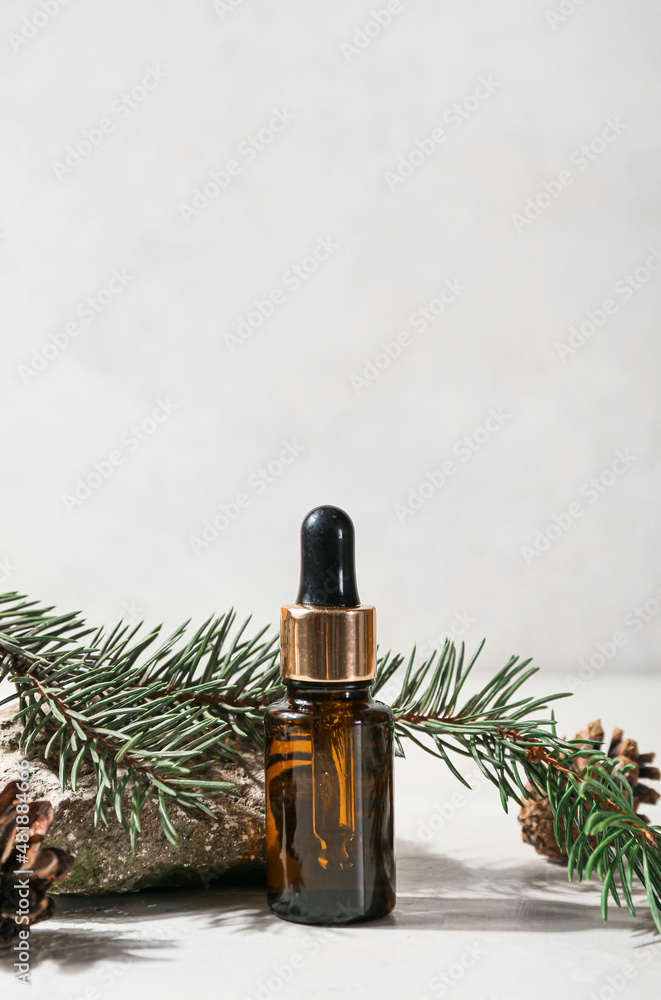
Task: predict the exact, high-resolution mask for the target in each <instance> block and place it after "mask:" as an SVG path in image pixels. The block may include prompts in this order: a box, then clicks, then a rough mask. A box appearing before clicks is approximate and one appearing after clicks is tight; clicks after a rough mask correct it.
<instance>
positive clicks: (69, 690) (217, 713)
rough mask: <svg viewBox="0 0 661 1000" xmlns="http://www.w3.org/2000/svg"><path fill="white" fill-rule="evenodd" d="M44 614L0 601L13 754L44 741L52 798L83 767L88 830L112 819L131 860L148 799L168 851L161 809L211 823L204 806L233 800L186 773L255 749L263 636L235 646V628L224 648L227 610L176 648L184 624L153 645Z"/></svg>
mask: <svg viewBox="0 0 661 1000" xmlns="http://www.w3.org/2000/svg"><path fill="white" fill-rule="evenodd" d="M51 611H52V608H38V607H36V606H35V605H34V603H33V602H27V601H25V600H24V599H23V598H21V597H20V595H15V594H9V595H5V596H4V597H2V598H0V679H2V678H4V677H9V678H10V679H11V680H12V681H13V682H14V684H15V686H16V689H17V693H18V698H19V708H18V712H17V714H16V718H18V719H20V720H21V721H22V725H23V732H22V735H21V746H22V747H23V748H24V749H25V750H28V749H29V748H30V746H31V745H32V743H33V742H34V740H35V738H36V737H37V736H38V735H39V733H41V732H46V733H48V735H49V736H50V739H49V741H48V744H47V745H46V749H45V756H46V757H48V756H50V755H51V753H53V752H55V753H56V754H57V756H58V757H59V774H60V783H61V785H62V788H64V787H65V786H66V785H67V783H69V782H70V783H71V786H72V787H73V788H74V790H75V788H76V781H77V777H78V773H79V771H80V768H81V767H82V766H85V765H88V766H90V767H91V768H92V769H93V771H94V773H95V776H96V783H97V796H96V802H95V813H94V821H95V823H98V822H99V821H101V822H104V823H107V821H108V812H109V811H114V812H115V813H116V815H117V818H118V820H119V822H120V823H122V825H123V826H124V827H125V828H126V829H127V830H128V831H129V833H130V837H131V845H132V847H133V848H134V849H135V845H136V843H137V837H138V834H139V830H140V816H141V813H142V809H143V807H144V804H145V802H146V801H147V800H148V799H150V798H155V799H156V800H157V802H158V811H159V818H160V821H161V826H162V829H163V832H164V833H165V836H166V837H167V838H168V840H170V841H171V842H172V843H174V842H175V840H176V831H175V828H174V825H173V823H172V820H171V818H170V815H169V808H170V806H172V805H175V804H176V805H178V806H180V807H181V808H184V809H188V810H190V809H195V810H198V811H200V812H202V813H205V814H207V815H208V816H210V817H213V816H214V814H213V812H212V810H211V809H210V808H209V806H208V805H207V804H206V803H205V802H204V798H205V797H206V796H209V795H216V794H219V793H221V792H228V793H230V794H231V793H232V786H231V783H229V782H226V781H211V780H203V779H201V778H200V777H198V776H197V772H199V771H200V770H202V769H205V768H206V767H208V766H209V764H210V763H212V762H213V761H214V760H227V759H231V758H232V757H236V756H237V755H238V753H239V751H238V750H237V748H236V747H235V746H234V744H235V743H236V741H237V738H238V739H241V738H243V739H249V740H250V741H252V742H259V741H260V739H261V726H262V714H263V708H262V703H263V701H264V700H265V698H266V697H267V693H268V692H269V691H273V690H274V689H275V687H276V685H277V680H278V670H277V665H276V656H277V649H276V647H275V638H270V639H265V638H264V634H265V632H266V629H263V630H262V631H261V632H258V633H257V634H256V635H255V636H253V637H251V638H246V637H245V631H246V627H247V625H248V622H244V624H243V625H242V626H241V627H240V628H239V629H237V630H236V631H235V632H234V635H233V637H232V638H231V641H230V633H231V631H232V627H233V625H234V620H235V616H234V613H233V612H231V611H230V612H228V613H227V614H226V615H223V616H221V617H220V618H210V619H208V620H207V621H206V622H205V623H204V624H203V625H202V626H201V627H200V628H199V629H198V630H197V631H196V632H195V633H194V634H193V635H192V637H190V638H189V639H188V640H187V641H185V639H186V625H184V626H182V627H181V628H179V629H177V630H175V632H174V633H173V634H172V635H171V636H170V637H169V638H168V639H166V640H165V642H162V643H161V644H160V645H157V639H158V637H159V632H160V630H159V629H155V630H153V631H151V632H149V633H147V634H146V635H144V636H140V635H139V626H138V627H137V628H134V629H130V628H129V627H128V626H124V625H121V624H119V625H118V626H116V627H115V628H114V629H112V630H111V631H110V632H108V633H107V634H106V633H105V632H104V631H103V630H91V629H87V628H85V627H84V625H83V623H82V622H81V621H80V620H79V619H78V618H77V616H76V615H67V616H60V617H54V616H52V615H51V614H50V612H51ZM90 635H91V637H92V638H91V641H90V638H89V637H90ZM83 640H86V641H84V642H83ZM13 698H14V696H13V695H12V696H10V698H6V699H5V702H7V701H10V700H13ZM0 704H1V703H0ZM127 790H129V791H132V796H131V804H130V809H129V811H128V816H126V815H125V814H124V808H123V797H124V793H125V791H127Z"/></svg>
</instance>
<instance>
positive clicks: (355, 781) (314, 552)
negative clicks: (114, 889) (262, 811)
mask: <svg viewBox="0 0 661 1000" xmlns="http://www.w3.org/2000/svg"><path fill="white" fill-rule="evenodd" d="M281 673H282V678H283V682H284V685H285V689H286V698H285V699H284V700H283V701H281V702H279V703H278V704H275V705H272V706H270V707H269V709H268V711H267V714H266V720H265V736H266V854H267V860H266V865H267V888H268V902H269V905H270V907H271V909H272V911H273V912H274V913H276V914H277V915H278V916H280V917H283V918H285V919H288V920H294V921H298V922H300V923H312V924H341V923H350V922H353V921H358V920H369V919H373V918H375V917H381V916H384V915H385V914H387V913H389V912H390V910H392V908H393V906H394V904H395V863H394V849H393V811H392V810H393V806H392V757H393V723H392V713H391V712H390V709H389V708H388V707H387V706H386V705H383V704H381V703H379V702H376V701H374V700H373V699H372V697H371V694H370V688H371V686H372V684H373V682H374V678H375V674H376V613H375V609H374V608H373V607H372V606H371V605H364V604H361V603H360V600H359V598H358V591H357V587H356V577H355V567H354V527H353V523H352V521H351V518H350V517H349V516H348V514H346V513H345V512H344V511H343V510H340V509H339V508H338V507H330V506H324V507H317V508H315V509H314V510H312V511H310V513H309V514H308V515H307V517H306V518H305V520H304V521H303V525H302V528H301V584H300V589H299V594H298V599H297V602H296V604H292V605H287V606H285V607H283V609H282V621H281Z"/></svg>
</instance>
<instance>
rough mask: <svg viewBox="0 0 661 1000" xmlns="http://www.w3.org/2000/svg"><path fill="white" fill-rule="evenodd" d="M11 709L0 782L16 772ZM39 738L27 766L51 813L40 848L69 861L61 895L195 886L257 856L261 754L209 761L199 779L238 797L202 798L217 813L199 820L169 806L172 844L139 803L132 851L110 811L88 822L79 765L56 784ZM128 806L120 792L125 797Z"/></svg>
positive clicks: (84, 776) (0, 717)
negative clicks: (69, 784)
mask: <svg viewBox="0 0 661 1000" xmlns="http://www.w3.org/2000/svg"><path fill="white" fill-rule="evenodd" d="M12 714H13V712H12V711H9V712H8V711H7V710H5V711H3V712H0V787H2V786H4V784H5V783H6V782H8V781H11V780H12V778H15V777H16V769H17V765H18V761H19V760H20V759H21V757H22V756H23V754H22V753H21V752H20V751H19V748H18V740H19V736H20V732H21V727H20V724H17V723H15V722H12V721H11V717H12ZM45 744H46V739H42V740H40V741H39V740H38V741H37V742H36V743H35V744H34V745H33V747H32V748H31V750H30V752H29V753H28V754H27V759H28V760H29V761H30V766H31V770H32V771H33V773H32V775H31V788H30V797H31V798H35V799H36V798H44V799H48V800H49V801H50V802H51V804H52V805H53V808H54V809H55V819H54V821H53V823H52V825H51V828H50V830H49V831H48V835H47V838H46V841H45V843H46V846H50V847H62V848H64V849H65V850H67V851H70V852H71V853H73V854H76V856H77V860H76V863H75V865H74V867H73V870H72V871H71V873H70V875H69V876H68V878H67V879H65V881H64V882H62V883H61V885H58V886H57V887H56V888H55V889H54V891H56V892H63V893H64V892H65V893H99V892H129V891H132V890H136V889H144V888H148V887H155V886H177V885H194V884H197V885H200V884H206V883H207V882H208V881H210V880H211V879H212V878H215V877H216V876H218V875H223V874H225V873H227V872H230V871H240V870H246V869H250V868H256V867H259V866H261V865H262V864H263V857H264V775H263V762H262V758H261V755H260V754H259V753H257V752H255V751H254V749H253V748H252V747H249V746H245V747H242V748H241V758H240V761H241V763H240V764H234V763H232V764H213V765H212V766H210V767H209V769H208V770H207V771H206V772H205V773H204V774H203V775H202V773H200V777H204V778H205V779H207V780H220V781H232V782H234V784H235V786H236V790H237V791H238V792H239V796H238V798H234V797H231V796H229V795H225V794H222V795H216V796H210V797H208V798H205V799H204V801H205V803H206V804H207V805H208V806H209V807H210V808H211V809H212V810H213V811H214V813H215V815H216V817H217V819H216V820H215V821H214V820H212V819H211V818H207V817H205V816H204V815H203V814H202V813H200V815H199V818H198V817H197V816H195V815H193V814H192V813H190V812H186V811H185V810H183V809H180V808H179V807H177V806H173V807H170V808H169V810H168V811H169V813H170V817H171V819H172V822H173V823H174V826H175V828H176V830H177V833H178V843H177V845H176V846H172V845H171V844H170V843H169V842H168V841H167V839H166V838H165V835H164V834H163V832H162V830H161V826H160V823H159V819H158V809H157V806H156V804H155V803H154V802H153V801H147V803H146V804H145V807H144V809H143V813H142V832H141V833H140V835H139V837H138V844H137V849H136V852H135V854H134V853H132V852H131V847H130V843H129V836H128V833H127V832H126V830H124V828H123V827H122V826H121V824H120V823H119V822H118V820H117V818H116V816H115V814H114V811H113V812H112V814H110V813H109V815H108V825H107V826H105V825H104V824H103V823H99V825H98V826H94V818H93V814H94V800H95V790H96V783H95V780H94V776H93V774H92V773H91V772H90V771H89V770H87V771H86V772H83V771H81V772H79V775H78V782H77V789H76V791H75V792H74V791H72V789H71V788H66V789H65V790H64V791H62V790H61V789H60V781H59V777H58V774H57V768H58V761H57V756H56V755H54V756H53V757H49V758H48V760H44V749H45ZM125 803H126V804H127V805H128V798H127V799H126V800H125Z"/></svg>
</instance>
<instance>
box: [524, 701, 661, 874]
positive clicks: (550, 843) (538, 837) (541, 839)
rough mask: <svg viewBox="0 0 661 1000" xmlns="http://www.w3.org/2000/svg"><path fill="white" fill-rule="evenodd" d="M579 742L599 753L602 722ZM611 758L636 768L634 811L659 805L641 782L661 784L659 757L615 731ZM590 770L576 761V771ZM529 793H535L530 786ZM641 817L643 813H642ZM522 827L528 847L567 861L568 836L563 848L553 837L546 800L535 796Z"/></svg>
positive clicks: (582, 761) (632, 781) (633, 770)
mask: <svg viewBox="0 0 661 1000" xmlns="http://www.w3.org/2000/svg"><path fill="white" fill-rule="evenodd" d="M575 739H577V740H585V741H590V742H585V743H582V744H579V746H580V747H581V748H582V749H585V750H593V749H595V746H594V744H595V742H597V743H602V742H603V739H604V730H603V729H602V726H601V719H595V721H594V722H589V723H588V725H587V726H586V728H585V729H581V731H580V732H578V733H576V737H575ZM608 756H609V757H613V758H616V759H617V760H618V762H619V765H620V766H621V767H625V766H626V765H627V764H630V765H632V766H631V769H630V770H629V771H627V772H626V779H627V781H628V782H629V784H630V785H631V787H632V789H633V801H634V808H635V810H636V812H638V807H639V806H640V805H641V803H646V804H649V805H656V803H657V802H658V800H659V793H658V792H657V791H656V790H655V789H654V788H650V787H649V785H643V784H641V783H640V778H647V779H648V780H650V781H659V780H661V772H660V771H659V769H658V767H652V766H651V764H652V761H653V760H654V757H655V754H653V753H640V752H639V750H638V744H637V743H636V741H635V740H631V739H624V732H623V730H622V729H614V730H613V735H612V737H611V741H610V746H609V748H608ZM586 766H587V758H586V757H575V758H574V759H573V761H572V767H573V769H574V770H575V771H576V772H577V773H578V774H580V773H581V771H582V770H583V769H584V768H585V767H586ZM527 787H528V790H529V791H531V794H532V790H531V788H530V786H529V785H528V786H527ZM639 815H640V813H639ZM640 818H641V819H642V820H643V822H645V823H648V822H649V820H648V819H647V817H646V816H642V815H640ZM519 823H520V824H521V837H522V839H523V841H524V842H525V843H526V844H531V845H532V846H533V847H534V848H535V850H536V851H537V853H538V854H543V855H544V856H545V857H547V858H551V859H552V860H553V861H559V860H561V859H563V858H566V857H567V852H566V850H565V844H564V835H563V844H562V847H559V846H558V842H557V841H556V839H555V835H554V833H553V813H552V811H551V807H550V805H549V801H548V799H547V798H545V797H544V796H534V797H531V798H530V799H528V800H527V801H526V802H525V803H524V804H523V806H522V807H521V810H520V812H519Z"/></svg>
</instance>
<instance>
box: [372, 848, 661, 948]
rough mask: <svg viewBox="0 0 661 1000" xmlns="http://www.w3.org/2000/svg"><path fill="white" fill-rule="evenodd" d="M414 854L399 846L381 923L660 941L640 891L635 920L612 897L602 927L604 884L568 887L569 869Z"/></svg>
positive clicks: (417, 851) (543, 863)
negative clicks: (394, 886) (615, 932)
mask: <svg viewBox="0 0 661 1000" xmlns="http://www.w3.org/2000/svg"><path fill="white" fill-rule="evenodd" d="M407 849H408V850H407ZM410 850H411V848H409V847H408V845H406V844H403V845H400V850H399V855H398V861H397V880H398V892H397V906H396V908H395V910H394V911H393V913H392V914H390V916H388V917H387V918H385V920H383V921H381V922H380V923H379V926H382V927H387V926H396V927H398V928H407V929H414V928H419V929H423V928H424V929H427V930H434V929H443V930H475V931H496V930H497V931H501V932H502V931H505V932H516V931H519V932H521V931H525V932H527V933H531V932H533V933H534V932H541V933H545V934H548V933H560V932H566V931H572V932H573V931H589V930H596V929H598V928H602V927H608V928H610V929H619V930H628V931H630V932H631V933H635V934H638V933H640V934H651V935H653V936H656V937H657V938H658V939H659V941H660V943H661V938H659V936H658V935H657V934H656V931H655V927H654V921H653V920H652V917H651V915H650V914H649V912H648V911H647V909H646V900H645V898H644V894H642V893H639V894H638V898H637V899H636V895H635V894H634V901H635V902H636V905H637V910H638V914H639V915H638V917H637V919H636V920H634V919H633V918H632V916H631V914H630V913H629V911H628V909H627V908H626V906H624V905H623V906H622V907H621V908H618V907H617V905H616V904H615V903H614V901H613V900H610V901H609V906H608V921H607V922H606V923H604V921H603V920H602V917H601V906H600V901H601V884H600V883H598V882H592V883H590V882H587V883H578V882H576V881H574V882H569V880H568V877H567V868H566V865H564V864H558V863H554V862H551V861H544V860H542V859H539V860H538V861H537V862H535V861H533V862H532V863H530V862H528V863H525V864H521V863H519V862H514V861H510V862H507V863H500V864H493V865H479V864H468V863H466V862H463V861H461V860H459V859H457V858H449V857H446V856H443V855H434V854H430V853H428V852H426V851H425V850H424V849H421V848H420V847H419V846H416V847H415V849H414V850H413V852H412V853H408V851H410ZM638 904H639V905H638Z"/></svg>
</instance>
